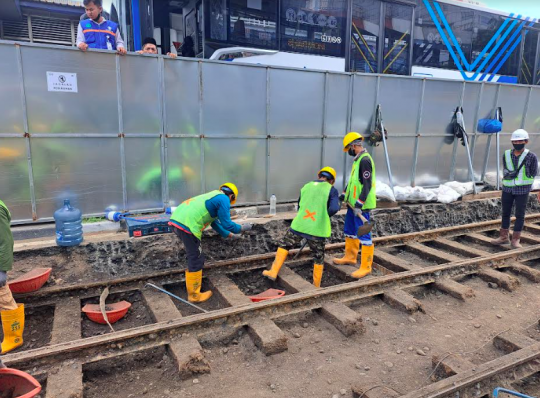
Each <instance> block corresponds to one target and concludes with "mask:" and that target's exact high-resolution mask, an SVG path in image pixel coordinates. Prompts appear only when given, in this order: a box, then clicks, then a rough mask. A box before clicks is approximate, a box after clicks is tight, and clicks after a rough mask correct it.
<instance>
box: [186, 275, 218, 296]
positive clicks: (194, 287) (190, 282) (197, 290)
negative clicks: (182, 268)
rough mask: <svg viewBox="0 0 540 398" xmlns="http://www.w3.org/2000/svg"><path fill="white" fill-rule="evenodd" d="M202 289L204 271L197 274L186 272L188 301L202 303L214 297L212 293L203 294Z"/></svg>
mask: <svg viewBox="0 0 540 398" xmlns="http://www.w3.org/2000/svg"><path fill="white" fill-rule="evenodd" d="M201 287H202V270H200V271H197V272H189V271H186V289H187V292H188V300H189V301H190V302H192V303H202V302H203V301H206V300H208V299H209V298H210V297H212V292H211V291H210V290H209V291H207V292H204V293H201Z"/></svg>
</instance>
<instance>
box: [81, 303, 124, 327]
mask: <svg viewBox="0 0 540 398" xmlns="http://www.w3.org/2000/svg"><path fill="white" fill-rule="evenodd" d="M129 307H131V303H129V302H127V301H119V302H118V303H114V304H106V305H105V312H106V313H107V318H108V319H109V323H111V324H112V323H115V322H118V321H119V320H120V319H122V318H123V317H124V316H125V315H126V314H127V312H128V310H129ZM82 312H84V313H85V314H86V316H87V317H88V319H90V320H91V321H92V322H96V323H101V324H107V322H106V321H105V318H103V314H101V310H100V308H99V304H86V305H85V306H84V307H83V308H82Z"/></svg>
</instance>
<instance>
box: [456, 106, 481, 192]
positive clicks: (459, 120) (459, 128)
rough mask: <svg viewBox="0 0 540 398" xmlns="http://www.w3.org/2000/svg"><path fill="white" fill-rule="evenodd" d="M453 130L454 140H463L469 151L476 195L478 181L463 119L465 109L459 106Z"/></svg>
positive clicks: (470, 172)
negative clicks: (475, 176)
mask: <svg viewBox="0 0 540 398" xmlns="http://www.w3.org/2000/svg"><path fill="white" fill-rule="evenodd" d="M452 130H453V133H454V140H457V139H460V138H461V139H462V141H463V145H464V146H465V150H466V151H467V163H468V166H469V175H470V176H471V182H472V187H473V193H474V194H475V195H476V193H477V192H476V180H475V178H474V170H473V165H472V159H471V151H470V149H469V136H468V135H467V131H466V130H465V119H464V117H463V108H462V107H460V106H458V107H457V108H456V111H455V112H454V117H453V118H452Z"/></svg>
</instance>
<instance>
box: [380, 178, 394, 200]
mask: <svg viewBox="0 0 540 398" xmlns="http://www.w3.org/2000/svg"><path fill="white" fill-rule="evenodd" d="M375 192H376V195H377V198H378V199H384V200H388V201H390V202H395V201H396V197H395V195H394V192H393V191H392V188H390V186H389V185H387V184H385V183H384V182H380V181H377V182H376V183H375Z"/></svg>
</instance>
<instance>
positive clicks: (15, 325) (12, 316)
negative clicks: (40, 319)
mask: <svg viewBox="0 0 540 398" xmlns="http://www.w3.org/2000/svg"><path fill="white" fill-rule="evenodd" d="M0 315H1V316H2V329H3V330H4V341H2V354H5V353H6V352H10V351H11V350H14V349H15V348H17V347H20V346H22V344H23V331H24V304H19V305H18V307H17V309H16V310H9V311H2V312H0Z"/></svg>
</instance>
